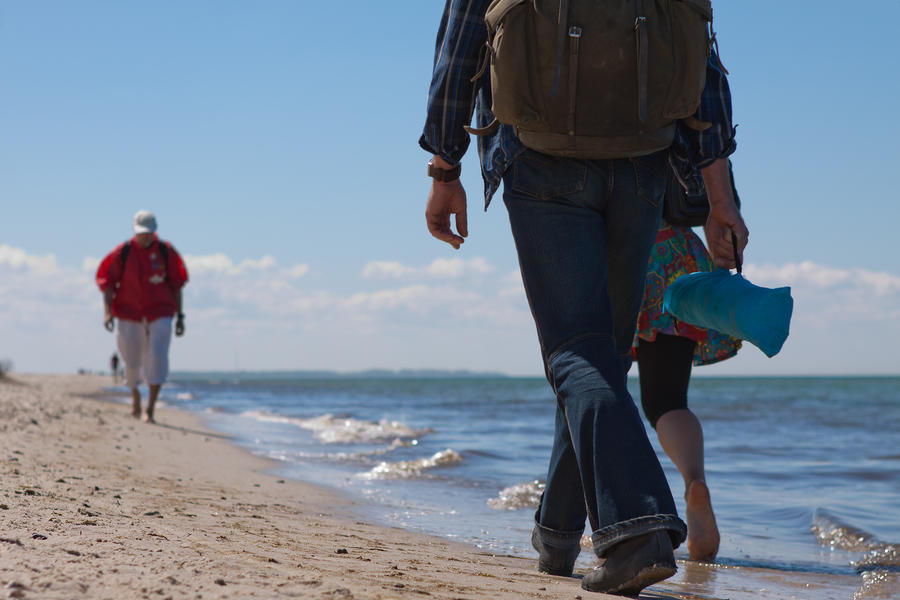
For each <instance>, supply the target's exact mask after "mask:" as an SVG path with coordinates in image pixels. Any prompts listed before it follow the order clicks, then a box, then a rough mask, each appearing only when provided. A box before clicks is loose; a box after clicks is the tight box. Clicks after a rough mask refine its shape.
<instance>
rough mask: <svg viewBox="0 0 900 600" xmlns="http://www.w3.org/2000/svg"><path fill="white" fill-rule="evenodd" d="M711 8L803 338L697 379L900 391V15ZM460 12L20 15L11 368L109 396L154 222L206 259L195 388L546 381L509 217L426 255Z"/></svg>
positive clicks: (299, 5)
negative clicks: (268, 379) (433, 92)
mask: <svg viewBox="0 0 900 600" xmlns="http://www.w3.org/2000/svg"><path fill="white" fill-rule="evenodd" d="M866 6H867V9H866V10H865V11H862V10H853V11H851V10H847V8H846V4H844V3H840V4H839V3H836V2H811V1H809V0H797V1H794V2H790V3H785V2H774V1H771V0H760V1H757V2H753V3H747V2H743V3H736V2H729V3H726V2H714V7H715V9H716V29H717V31H718V34H719V40H720V49H721V55H722V59H723V61H724V62H725V64H726V66H727V67H728V68H729V70H730V71H731V79H730V81H731V86H732V91H733V94H734V113H735V121H736V122H737V123H738V124H739V128H738V153H737V154H736V155H735V157H734V162H735V173H736V177H737V180H738V186H739V189H740V192H741V198H742V201H743V206H744V214H745V218H746V220H747V222H748V225H749V227H750V232H751V241H750V246H749V248H748V250H747V253H746V262H747V271H746V274H747V275H748V278H750V279H751V280H752V281H754V282H756V283H759V284H761V285H768V286H773V287H774V286H778V285H791V286H792V288H793V291H794V296H795V300H796V306H795V317H794V322H793V330H792V334H791V338H790V339H789V340H788V342H787V344H786V345H785V349H784V350H783V352H782V354H780V355H779V356H778V357H776V358H774V359H771V360H770V359H766V358H765V357H763V355H762V354H761V353H760V352H759V351H758V350H756V349H755V348H752V347H748V348H746V349H745V350H744V351H743V352H742V353H741V354H740V355H739V356H738V357H737V358H735V359H733V360H730V361H727V362H726V363H723V364H722V365H718V366H714V367H707V368H704V369H703V370H698V371H697V372H698V374H703V373H707V374H731V373H737V374H785V373H823V374H831V373H842V374H843V373H898V372H900V366H898V365H900V361H897V359H896V358H895V357H894V355H893V352H892V348H891V345H892V342H893V340H894V339H897V338H898V337H900V336H898V334H900V258H898V252H897V250H896V240H897V235H896V234H895V228H896V226H897V223H898V222H900V202H898V197H897V192H896V188H897V186H896V184H895V183H894V182H893V181H891V180H890V179H889V177H890V173H893V172H895V171H896V165H897V164H898V162H900V151H898V150H897V140H898V139H900V125H898V119H896V118H895V112H896V111H895V107H896V104H897V98H898V97H900V76H898V75H900V73H898V67H897V64H898V62H897V60H898V57H900V47H898V42H897V36H896V34H895V32H894V25H895V24H896V23H897V22H900V2H896V1H893V0H890V1H889V0H876V1H875V2H872V3H869V4H867V5H866ZM442 8H443V2H441V1H438V0H395V1H394V2H389V3H374V2H368V1H362V0H358V1H351V2H348V3H343V4H341V5H340V8H339V11H336V9H335V8H334V5H333V3H322V2H306V1H293V2H279V1H267V2H255V3H251V2H237V1H222V0H217V1H215V2H213V1H191V2H175V1H156V2H152V3H149V2H146V3H138V2H118V1H113V0H108V1H96V0H81V1H79V2H63V1H49V0H47V1H41V2H30V1H24V0H22V1H11V0H0V210H2V213H0V358H5V357H8V358H10V359H12V360H13V361H14V362H15V364H16V366H17V368H18V369H19V370H23V371H71V370H73V369H75V368H78V367H85V368H101V367H102V366H103V365H104V364H105V362H106V360H107V358H108V355H109V354H110V352H111V351H112V348H113V340H112V336H110V335H109V334H108V333H106V332H105V331H104V330H103V329H102V327H101V326H100V318H101V302H100V295H99V293H97V292H96V289H95V288H93V287H92V285H93V284H92V283H91V278H92V269H93V267H94V265H95V264H96V261H97V260H98V259H99V258H101V257H102V256H103V255H104V254H105V253H106V252H108V251H109V250H110V249H111V248H112V247H113V246H115V245H116V244H117V243H118V242H120V241H122V240H124V239H125V238H127V237H128V236H129V235H130V220H131V216H132V215H133V214H134V212H135V211H137V210H138V209H141V208H146V209H150V210H153V211H154V212H156V214H157V216H158V218H159V222H160V234H161V236H162V237H164V238H166V239H169V240H171V241H172V242H173V243H174V244H175V246H176V247H177V248H178V250H179V251H180V252H181V253H182V254H184V255H186V256H187V257H188V265H189V268H190V269H191V277H192V280H191V282H190V283H189V284H188V287H187V288H186V290H185V297H186V312H187V314H188V334H187V336H186V337H185V338H183V339H180V340H176V341H175V342H174V344H173V348H172V362H173V367H174V368H179V369H215V368H220V369H228V368H234V367H235V366H237V367H240V368H297V369H306V368H310V369H319V368H329V369H337V370H352V369H362V368H368V367H384V368H404V367H412V368H420V367H429V368H469V369H476V370H492V371H504V372H508V373H515V374H527V375H540V374H541V368H540V361H539V357H538V351H537V342H536V337H535V334H534V328H533V324H532V323H531V321H530V317H529V315H528V312H527V306H526V304H525V302H524V298H523V295H522V292H521V283H519V281H518V279H517V277H518V275H517V265H516V259H515V254H514V251H513V248H512V241H511V238H510V235H509V231H508V224H507V221H506V214H505V210H504V208H503V206H502V203H500V202H497V203H496V204H495V205H494V206H493V207H492V208H491V209H490V210H489V211H488V212H487V213H483V212H482V211H481V209H480V206H481V181H480V176H479V174H478V165H477V160H476V158H475V153H474V148H473V149H472V150H471V151H470V153H469V155H467V157H466V159H465V160H464V163H463V182H464V184H465V185H466V187H467V190H468V192H469V199H470V218H469V229H470V237H469V240H468V241H467V242H466V244H465V245H464V247H463V249H462V250H461V251H459V252H454V251H453V250H452V249H450V248H449V246H445V245H442V244H440V243H439V242H437V241H435V240H433V239H432V238H430V236H428V234H427V232H426V230H425V226H424V218H423V213H424V202H425V197H426V194H427V191H428V184H429V182H428V180H427V179H426V177H425V175H424V164H425V161H426V159H427V158H428V157H427V156H426V155H425V153H424V152H422V151H421V150H420V149H419V148H418V146H417V143H416V142H417V138H418V135H419V133H420V131H421V127H422V124H423V118H424V109H425V100H426V92H427V86H428V81H429V78H430V72H431V62H432V56H433V48H434V36H435V31H436V28H437V24H438V20H439V18H440V14H441V11H442Z"/></svg>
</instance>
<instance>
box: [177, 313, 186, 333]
mask: <svg viewBox="0 0 900 600" xmlns="http://www.w3.org/2000/svg"><path fill="white" fill-rule="evenodd" d="M183 335H184V316H182V315H178V318H177V319H175V337H181V336H183Z"/></svg>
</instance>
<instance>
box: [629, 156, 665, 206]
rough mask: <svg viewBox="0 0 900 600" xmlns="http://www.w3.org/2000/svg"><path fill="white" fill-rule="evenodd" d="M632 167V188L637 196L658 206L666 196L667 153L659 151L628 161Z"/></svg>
mask: <svg viewBox="0 0 900 600" xmlns="http://www.w3.org/2000/svg"><path fill="white" fill-rule="evenodd" d="M628 160H629V162H631V165H632V166H633V167H634V186H635V191H636V192H637V196H638V197H639V198H643V199H644V200H646V201H647V202H649V203H650V204H652V205H653V206H659V205H660V204H661V203H662V201H663V196H665V194H666V174H667V172H666V170H667V169H669V151H668V150H661V151H659V152H654V153H653V154H648V155H647V156H638V157H637V158H630V159H628Z"/></svg>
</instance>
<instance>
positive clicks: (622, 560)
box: [581, 530, 677, 596]
mask: <svg viewBox="0 0 900 600" xmlns="http://www.w3.org/2000/svg"><path fill="white" fill-rule="evenodd" d="M676 570H677V567H676V566H675V555H674V553H673V552H672V539H671V538H670V537H669V533H668V531H666V530H659V531H653V532H650V533H645V534H644V535H639V536H637V537H633V538H630V539H627V540H625V541H624V542H620V543H618V544H616V545H615V546H613V547H612V548H610V549H609V550H608V551H607V553H606V562H605V563H603V565H601V566H599V567H597V568H596V569H594V570H593V571H590V572H588V573H587V574H585V576H584V579H582V580H581V587H582V588H584V589H586V590H588V591H589V592H605V593H607V594H616V595H618V596H637V595H638V594H640V593H641V590H642V589H644V588H645V587H647V586H648V585H652V584H654V583H656V582H657V581H662V580H663V579H666V578H667V577H671V576H672V575H674V574H675V571H676Z"/></svg>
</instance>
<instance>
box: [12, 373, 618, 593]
mask: <svg viewBox="0 0 900 600" xmlns="http://www.w3.org/2000/svg"><path fill="white" fill-rule="evenodd" d="M108 382H109V380H108V379H105V378H100V377H97V376H15V379H14V380H13V381H12V382H10V381H9V380H7V381H6V382H3V383H0V464H2V467H0V471H2V481H3V484H2V486H0V538H2V540H0V596H2V597H13V598H114V599H117V600H120V599H122V598H207V599H208V598H250V597H256V598H280V597H289V598H323V599H324V598H328V599H344V600H349V599H354V598H356V599H380V598H385V599H386V598H416V599H423V598H429V599H447V600H451V599H461V598H498V599H499V598H547V599H551V598H552V599H556V598H560V599H562V598H565V599H567V600H574V599H576V598H579V597H582V598H586V597H590V598H598V599H599V598H614V596H606V595H603V594H591V593H588V592H584V591H583V590H582V589H581V587H580V585H579V583H580V582H579V581H578V580H577V579H571V578H560V577H551V576H547V575H542V574H539V573H537V572H536V570H535V566H536V561H535V560H526V559H522V558H515V557H508V556H494V555H491V554H486V553H483V552H480V551H479V550H478V549H477V548H474V547H471V546H467V545H463V544H457V543H453V542H449V541H446V540H444V539H441V538H438V537H429V536H425V535H419V534H416V533H411V532H408V531H404V530H401V529H396V528H388V527H378V526H373V525H369V524H366V523H362V522H359V521H356V520H354V519H353V517H352V514H353V503H352V502H351V501H350V500H348V499H346V498H343V497H341V496H339V495H338V494H335V493H332V492H331V491H330V490H327V489H323V488H320V487H317V486H314V485H310V484H306V483H301V482H295V481H289V480H287V481H285V480H280V479H277V478H276V477H273V476H271V475H268V474H266V471H267V469H269V468H270V467H271V466H272V465H271V464H270V463H269V462H268V461H266V460H263V459H261V458H258V457H255V456H252V455H250V454H249V453H248V452H246V451H244V450H242V449H240V448H237V447H236V446H233V445H231V444H230V443H228V442H227V440H225V439H223V438H222V436H219V435H217V434H215V433H213V432H210V431H207V430H205V429H204V428H203V427H202V425H201V424H200V423H199V422H198V420H197V418H196V417H194V416H192V415H190V414H187V413H183V412H180V411H175V410H167V409H165V408H162V409H160V410H158V411H157V420H158V424H157V425H147V424H144V423H142V422H139V421H136V420H134V419H133V418H131V417H130V416H129V415H128V409H127V407H126V406H125V405H123V404H119V403H113V402H109V401H107V400H104V397H103V395H102V393H101V391H100V390H101V388H102V386H104V385H108Z"/></svg>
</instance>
